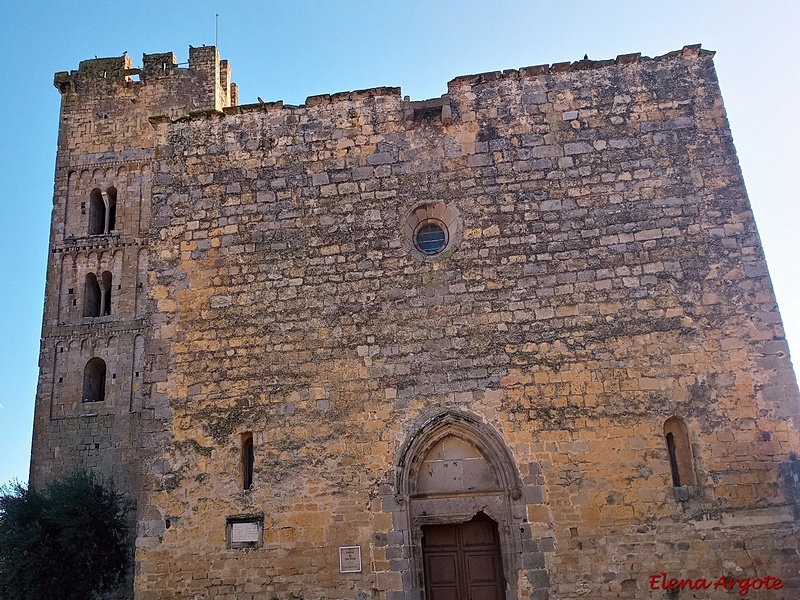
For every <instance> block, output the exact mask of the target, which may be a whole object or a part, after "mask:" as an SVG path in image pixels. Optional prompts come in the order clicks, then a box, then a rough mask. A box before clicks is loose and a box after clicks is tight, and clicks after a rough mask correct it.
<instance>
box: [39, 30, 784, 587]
mask: <svg viewBox="0 0 800 600" xmlns="http://www.w3.org/2000/svg"><path fill="white" fill-rule="evenodd" d="M712 56H713V53H712V52H709V51H706V50H702V49H701V48H700V47H699V46H687V47H685V48H683V50H680V51H677V52H672V53H670V54H667V55H664V56H660V57H657V58H652V59H651V58H646V57H642V56H640V55H639V54H629V55H623V56H619V57H617V58H616V59H615V60H605V61H590V60H582V61H579V62H575V63H561V64H555V65H550V66H547V65H544V66H537V67H527V68H523V69H519V70H509V71H503V72H502V73H500V72H495V73H484V74H481V75H470V76H466V77H458V78H456V79H454V80H453V81H451V82H450V83H449V84H448V88H447V94H446V95H444V96H442V97H441V98H436V99H432V100H426V101H420V102H414V101H411V100H409V99H408V98H405V99H404V98H403V97H402V96H401V93H400V89H399V88H388V87H387V88H374V89H369V90H363V91H356V92H346V93H340V94H334V95H330V96H329V95H323V96H314V97H310V98H308V99H307V101H306V103H305V104H304V105H302V106H289V105H284V104H283V103H282V102H273V103H269V102H267V103H264V102H259V103H258V104H253V105H247V106H238V102H237V96H238V94H237V89H236V86H235V84H232V83H231V80H230V69H229V67H228V63H227V61H224V60H223V61H221V60H219V56H218V54H217V50H216V48H214V47H202V48H190V53H189V64H188V67H179V66H178V65H177V64H176V60H175V57H174V56H173V55H172V54H171V53H166V54H146V55H144V59H143V65H142V67H141V68H132V65H131V61H130V58H129V57H128V56H127V55H125V56H123V57H120V58H103V59H95V60H87V61H84V62H82V63H81V64H80V67H79V68H78V70H77V71H71V72H69V73H67V72H63V73H56V75H55V85H56V87H57V88H58V90H59V91H60V93H61V95H62V105H61V106H62V108H61V116H60V119H61V120H60V128H59V142H58V157H57V163H56V174H55V194H54V204H53V219H52V229H51V236H50V260H49V265H48V273H47V289H46V299H45V309H44V326H43V333H42V340H43V341H42V346H41V359H40V364H41V373H40V377H39V387H38V394H37V398H36V416H35V429H34V440H33V452H32V461H31V482H32V485H34V486H40V485H42V484H44V483H46V482H47V481H49V480H50V479H52V478H53V477H56V476H58V475H59V474H61V473H64V472H65V471H68V470H69V469H71V468H74V467H75V466H84V467H88V468H91V469H94V470H96V471H97V472H99V473H101V474H103V475H105V476H113V478H114V480H115V482H116V483H117V485H118V486H119V487H121V488H122V489H123V490H125V491H126V493H128V494H129V495H130V496H131V497H132V498H135V499H136V503H137V504H136V514H135V521H136V528H135V530H136V534H135V548H136V550H135V562H136V564H135V571H134V576H133V577H132V578H131V580H130V581H129V583H128V585H127V586H126V589H124V590H121V596H122V597H126V598H136V599H137V600H156V599H159V600H161V599H178V598H180V599H191V600H201V599H208V598H215V599H219V600H234V599H235V600H256V599H259V600H261V599H263V600H274V599H279V600H289V599H291V598H305V599H320V598H331V599H338V598H352V599H357V600H368V599H373V598H374V599H381V600H421V599H422V598H427V599H428V600H455V599H467V598H474V599H476V600H486V599H490V600H491V599H501V598H502V599H504V600H522V599H528V598H531V599H536V600H544V599H548V600H566V599H578V598H591V599H611V598H615V599H616V598H623V599H634V598H636V599H638V598H673V597H676V595H677V596H678V597H681V598H729V597H742V594H741V591H742V590H743V589H744V591H745V592H746V597H748V598H764V599H770V600H773V599H774V600H777V599H791V600H796V599H797V598H800V556H798V520H797V519H798V514H800V511H799V510H798V509H799V507H798V502H799V501H800V484H799V483H798V481H800V459H799V458H798V452H800V439H799V438H798V423H797V418H798V414H799V413H798V411H799V410H800V403H799V401H798V389H797V383H796V381H795V377H794V374H793V371H792V367H791V363H790V360H789V352H788V347H787V344H786V340H785V338H784V332H783V327H782V325H781V320H780V315H779V313H778V308H777V306H776V303H775V297H774V295H773V292H772V287H771V283H770V280H769V275H768V272H767V266H766V264H765V262H764V255H763V252H762V249H761V245H760V242H759V238H758V233H757V231H756V226H755V222H754V220H753V215H752V213H751V211H750V206H749V203H748V199H747V195H746V192H745V189H744V185H743V181H742V176H741V173H740V171H739V166H738V164H737V160H736V154H735V151H734V147H733V143H732V140H731V133H730V130H729V129H728V123H727V120H726V117H725V111H724V108H723V103H722V99H721V96H720V91H719V88H718V84H717V79H716V75H715V73H714V68H713V64H712ZM132 543H133V541H132ZM672 580H675V581H674V583H673V581H672ZM687 580H688V581H687ZM778 580H780V581H778ZM670 588H677V589H670ZM745 588H746V589H745Z"/></svg>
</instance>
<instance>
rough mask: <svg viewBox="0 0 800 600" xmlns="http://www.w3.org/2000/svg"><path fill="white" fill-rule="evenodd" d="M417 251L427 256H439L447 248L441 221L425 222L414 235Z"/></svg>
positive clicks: (445, 235) (445, 234)
mask: <svg viewBox="0 0 800 600" xmlns="http://www.w3.org/2000/svg"><path fill="white" fill-rule="evenodd" d="M414 244H415V245H416V246H417V250H419V251H420V252H422V253H423V254H427V255H428V256H430V255H432V254H439V252H441V251H442V250H444V248H445V246H447V231H446V230H445V227H444V224H443V223H442V222H441V221H425V222H423V223H422V224H421V225H420V227H419V228H418V229H417V231H416V233H415V234H414Z"/></svg>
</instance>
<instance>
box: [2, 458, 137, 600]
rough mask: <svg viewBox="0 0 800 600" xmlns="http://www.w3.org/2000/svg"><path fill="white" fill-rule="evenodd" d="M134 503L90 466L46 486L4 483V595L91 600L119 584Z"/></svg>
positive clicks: (21, 599) (7, 598)
mask: <svg viewBox="0 0 800 600" xmlns="http://www.w3.org/2000/svg"><path fill="white" fill-rule="evenodd" d="M129 510H130V505H129V503H128V502H126V501H125V500H124V499H123V497H122V495H121V494H119V493H117V492H115V491H114V490H113V489H112V488H110V487H106V486H104V485H103V484H102V483H101V482H100V481H98V479H97V478H96V477H95V475H94V474H93V473H91V472H87V471H74V472H73V473H70V474H69V475H67V476H65V477H62V478H60V479H57V480H55V481H54V482H52V483H51V484H50V485H48V486H47V487H46V488H45V489H44V490H43V491H42V492H39V491H37V490H34V489H32V488H26V487H25V486H24V485H22V484H20V483H18V482H17V483H13V484H11V485H8V486H4V487H3V488H2V491H0V598H3V599H4V600H42V599H44V598H53V599H58V600H89V599H91V598H95V597H97V596H98V595H100V594H102V593H105V592H108V591H111V590H113V589H115V588H116V587H117V586H118V585H119V584H120V583H121V582H122V581H123V580H124V578H125V574H126V569H127V566H128V564H129V551H130V549H129V527H128V522H127V517H126V515H127V513H128V511H129Z"/></svg>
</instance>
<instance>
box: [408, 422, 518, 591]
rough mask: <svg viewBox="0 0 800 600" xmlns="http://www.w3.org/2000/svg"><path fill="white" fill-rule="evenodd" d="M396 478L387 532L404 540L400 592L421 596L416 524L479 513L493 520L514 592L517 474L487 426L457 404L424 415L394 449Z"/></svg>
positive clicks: (499, 440) (462, 520) (420, 536)
mask: <svg viewBox="0 0 800 600" xmlns="http://www.w3.org/2000/svg"><path fill="white" fill-rule="evenodd" d="M395 477H396V480H395V491H396V494H395V498H394V503H393V504H394V507H395V510H393V511H392V512H393V513H394V515H393V516H394V523H395V526H394V530H395V531H401V532H402V534H403V539H407V540H409V544H408V556H409V561H408V564H409V567H408V570H409V573H408V574H407V575H404V577H403V580H404V581H407V582H410V589H405V590H404V591H405V592H411V597H412V598H415V599H416V598H422V597H423V595H424V594H423V590H424V589H425V579H424V556H423V543H422V540H423V528H424V527H428V526H431V525H448V524H463V523H467V522H469V521H472V520H473V519H474V518H475V517H476V515H479V514H480V513H482V514H483V515H485V516H487V517H488V518H490V519H491V520H492V521H494V522H495V523H496V524H497V531H498V534H499V538H500V549H501V554H502V563H503V574H504V578H505V585H506V590H507V596H506V597H508V598H513V597H516V590H517V585H518V582H517V577H518V573H519V572H520V570H521V569H522V568H523V564H522V536H523V532H524V531H529V529H526V528H525V527H524V526H523V524H526V510H525V505H524V502H523V499H522V481H521V478H520V475H519V472H518V470H517V467H516V465H515V463H514V459H513V456H512V454H511V451H510V450H509V449H508V447H507V446H506V444H505V442H504V441H503V438H502V437H501V436H500V434H499V433H498V432H497V430H495V429H494V427H492V426H491V425H489V424H487V423H485V422H483V421H482V420H481V419H480V417H478V416H477V415H473V414H470V413H467V412H465V411H460V410H448V411H444V412H440V413H438V414H435V415H432V416H430V417H429V418H427V419H425V420H423V421H422V422H420V423H418V424H417V426H416V427H415V428H414V429H413V430H412V432H411V433H410V434H409V436H408V438H407V440H406V442H405V443H404V444H403V446H402V447H401V449H400V451H399V452H398V454H397V457H396V460H395Z"/></svg>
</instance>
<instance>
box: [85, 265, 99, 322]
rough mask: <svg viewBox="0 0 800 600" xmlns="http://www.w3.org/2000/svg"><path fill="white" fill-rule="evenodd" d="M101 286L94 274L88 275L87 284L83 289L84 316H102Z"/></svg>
mask: <svg viewBox="0 0 800 600" xmlns="http://www.w3.org/2000/svg"><path fill="white" fill-rule="evenodd" d="M100 296H101V294H100V284H99V283H98V281H97V276H96V275H95V274H94V273H87V274H86V283H85V285H84V287H83V316H84V317H99V316H100V306H101V304H100Z"/></svg>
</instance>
